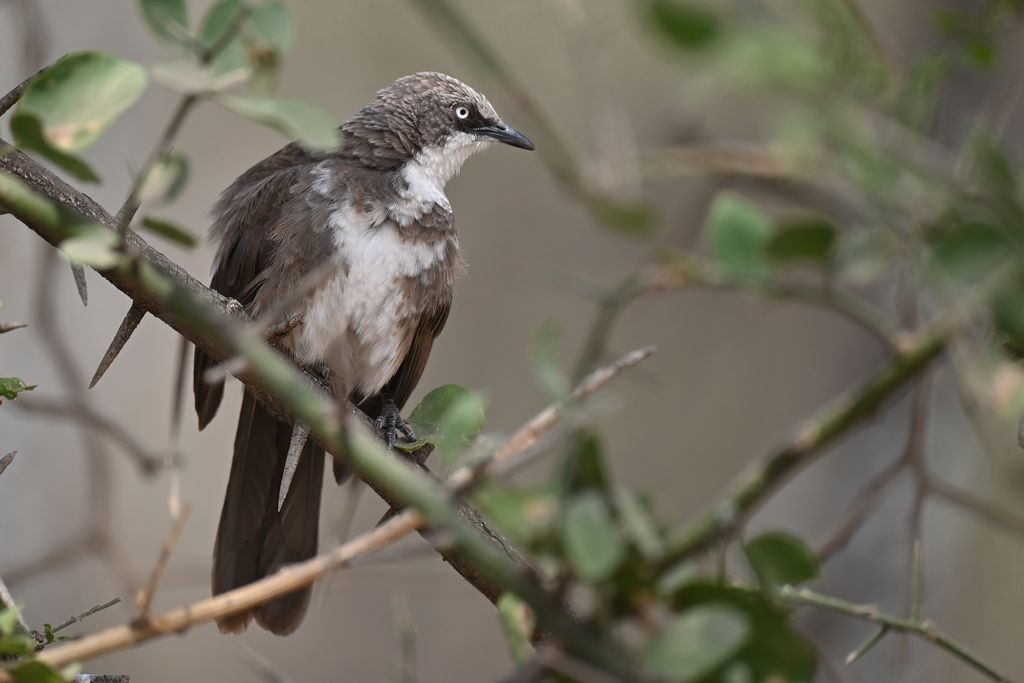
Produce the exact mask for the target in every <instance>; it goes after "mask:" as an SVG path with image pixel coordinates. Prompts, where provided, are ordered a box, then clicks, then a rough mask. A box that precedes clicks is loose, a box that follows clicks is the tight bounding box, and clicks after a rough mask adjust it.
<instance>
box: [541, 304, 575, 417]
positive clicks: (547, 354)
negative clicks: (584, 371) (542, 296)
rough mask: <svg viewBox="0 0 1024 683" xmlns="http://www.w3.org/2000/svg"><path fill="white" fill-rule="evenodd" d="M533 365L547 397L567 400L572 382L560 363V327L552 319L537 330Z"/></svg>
mask: <svg viewBox="0 0 1024 683" xmlns="http://www.w3.org/2000/svg"><path fill="white" fill-rule="evenodd" d="M533 367H534V372H535V373H536V374H537V380H538V381H539V382H540V386H541V389H543V390H544V393H545V394H546V395H547V397H548V398H549V399H551V400H555V401H563V400H565V398H566V397H567V396H568V395H569V392H570V391H571V390H572V382H570V381H569V375H568V374H567V373H566V372H565V371H564V370H563V369H562V366H561V365H559V363H558V328H557V327H556V326H555V324H554V323H552V322H551V321H545V322H544V323H542V324H541V326H540V329H538V330H537V338H536V341H535V342H534V346H533Z"/></svg>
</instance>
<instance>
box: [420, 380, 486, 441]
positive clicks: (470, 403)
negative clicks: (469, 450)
mask: <svg viewBox="0 0 1024 683" xmlns="http://www.w3.org/2000/svg"><path fill="white" fill-rule="evenodd" d="M408 421H409V424H410V425H411V426H412V428H413V431H414V432H416V438H417V440H418V441H423V442H429V443H432V444H434V445H435V446H437V448H438V449H439V450H440V451H441V454H442V456H444V457H446V458H450V457H451V456H453V455H455V454H457V453H459V452H460V451H461V450H462V449H463V448H465V446H467V445H469V444H470V443H472V442H473V440H474V439H476V437H477V435H478V434H479V433H480V430H481V429H483V426H484V405H483V399H481V398H480V395H479V394H477V393H475V392H472V391H470V390H468V389H466V388H465V387H462V386H459V385H458V384H446V385H444V386H441V387H438V388H437V389H434V390H433V391H431V392H430V393H429V394H427V395H426V396H425V397H423V400H422V401H420V404H419V405H418V406H416V408H414V409H413V411H412V414H411V415H410V416H409V420H408Z"/></svg>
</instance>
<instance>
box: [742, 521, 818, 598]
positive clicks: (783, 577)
mask: <svg viewBox="0 0 1024 683" xmlns="http://www.w3.org/2000/svg"><path fill="white" fill-rule="evenodd" d="M743 551H744V552H745V553H746V555H747V561H748V562H750V566H751V567H753V569H754V572H755V573H756V574H757V577H758V579H760V581H761V586H762V587H763V588H764V589H765V590H767V591H774V590H775V589H776V588H778V587H779V586H784V585H791V586H795V585H797V584H800V583H803V582H804V581H810V580H811V579H815V578H817V577H818V558H817V557H816V556H815V554H814V552H813V551H812V550H811V549H810V548H808V547H807V544H806V543H804V542H803V541H802V540H800V539H799V538H797V537H795V536H792V535H790V534H786V533H782V532H770V533H766V534H761V535H760V536H757V537H756V538H754V539H752V540H750V541H748V542H747V544H746V545H744V546H743Z"/></svg>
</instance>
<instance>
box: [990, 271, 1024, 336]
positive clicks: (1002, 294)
mask: <svg viewBox="0 0 1024 683" xmlns="http://www.w3.org/2000/svg"><path fill="white" fill-rule="evenodd" d="M992 318H993V321H994V322H995V326H996V329H998V330H999V331H1000V332H1002V333H1003V334H1004V335H1006V336H1007V337H1009V338H1010V340H1011V341H1012V342H1013V343H1014V344H1016V345H1017V346H1021V345H1024V287H1022V286H1021V283H1017V285H1016V286H1011V287H1007V288H1004V289H1003V290H1001V291H999V292H997V293H996V295H995V296H994V297H993V299H992Z"/></svg>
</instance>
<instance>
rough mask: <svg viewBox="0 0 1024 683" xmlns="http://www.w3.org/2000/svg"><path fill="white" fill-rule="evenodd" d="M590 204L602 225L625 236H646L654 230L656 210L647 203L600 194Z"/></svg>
mask: <svg viewBox="0 0 1024 683" xmlns="http://www.w3.org/2000/svg"><path fill="white" fill-rule="evenodd" d="M589 205H590V207H591V210H593V212H594V215H595V217H596V218H597V220H598V221H600V223H601V225H603V226H604V227H606V228H610V229H611V230H613V231H615V232H617V233H618V234H620V235H623V236H625V237H645V236H647V235H650V234H651V232H652V231H653V230H654V226H655V216H654V212H653V211H652V210H651V207H650V206H648V205H647V204H644V203H641V202H629V201H624V200H621V199H612V198H609V197H600V196H598V197H592V198H591V201H590V204H589Z"/></svg>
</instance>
